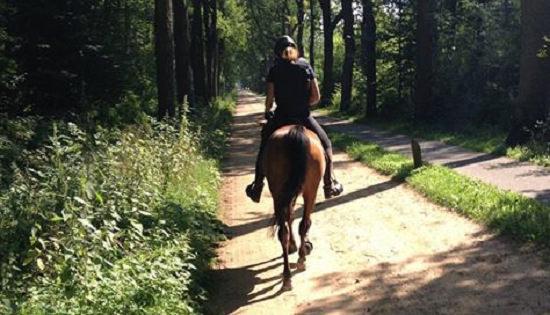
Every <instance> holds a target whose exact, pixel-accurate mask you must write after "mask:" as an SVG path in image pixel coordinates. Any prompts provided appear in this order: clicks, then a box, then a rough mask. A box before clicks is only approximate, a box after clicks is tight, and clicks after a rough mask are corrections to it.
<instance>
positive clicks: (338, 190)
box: [323, 180, 344, 199]
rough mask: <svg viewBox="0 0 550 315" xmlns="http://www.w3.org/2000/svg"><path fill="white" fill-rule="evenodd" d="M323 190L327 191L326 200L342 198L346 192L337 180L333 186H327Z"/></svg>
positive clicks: (333, 182)
mask: <svg viewBox="0 0 550 315" xmlns="http://www.w3.org/2000/svg"><path fill="white" fill-rule="evenodd" d="M323 189H324V191H325V199H330V198H332V197H336V196H340V194H342V192H344V186H342V184H340V183H339V182H337V181H336V180H333V181H332V184H331V185H325V187H323Z"/></svg>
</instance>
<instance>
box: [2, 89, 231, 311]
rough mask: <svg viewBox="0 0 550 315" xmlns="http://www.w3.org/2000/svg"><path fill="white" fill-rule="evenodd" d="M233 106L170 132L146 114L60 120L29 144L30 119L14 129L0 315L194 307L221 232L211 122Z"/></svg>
mask: <svg viewBox="0 0 550 315" xmlns="http://www.w3.org/2000/svg"><path fill="white" fill-rule="evenodd" d="M231 102H232V101H231V100H230V99H228V100H218V101H216V103H215V105H214V106H211V107H210V108H209V109H208V110H205V112H209V113H208V114H205V115H204V117H203V118H204V121H199V122H195V121H188V120H187V119H183V120H182V122H180V124H179V126H180V127H179V128H174V127H173V125H172V124H167V123H165V122H156V121H154V120H152V119H150V118H148V121H147V122H144V123H142V124H139V125H132V126H128V127H126V128H123V129H115V128H111V129H103V128H100V127H98V128H97V132H95V133H93V134H87V133H85V132H83V131H82V130H81V129H80V128H79V126H77V125H76V124H73V123H64V122H57V123H55V124H54V125H53V128H51V130H52V132H51V135H50V137H49V138H48V139H47V140H45V141H44V143H43V144H42V145H39V146H38V147H37V148H35V149H32V150H29V149H21V148H20V147H18V146H16V145H15V143H18V142H21V140H17V139H16V138H17V136H19V137H21V138H23V139H26V138H29V137H30V136H31V135H32V132H31V131H30V130H32V126H33V125H34V123H28V124H27V125H24V124H23V122H21V123H19V124H13V125H12V127H11V129H14V130H13V131H12V132H11V133H6V134H3V135H2V137H3V138H2V139H3V140H4V141H3V145H2V147H1V148H0V149H1V150H4V151H3V152H10V150H12V151H13V153H12V154H11V155H21V157H20V159H19V162H18V163H13V164H14V165H13V166H12V168H13V171H12V173H13V175H12V176H11V178H12V180H11V181H6V183H5V184H4V185H3V186H2V187H0V189H1V191H0V196H1V197H0V279H1V281H0V313H6V312H7V313H12V312H13V313H19V314H195V313H198V312H199V311H200V308H201V307H202V306H203V304H204V303H203V300H204V299H205V298H206V295H205V291H204V289H203V287H202V283H201V281H202V278H203V276H204V270H205V269H206V268H207V267H208V266H209V262H210V259H211V258H212V257H213V253H212V248H211V247H210V245H211V244H212V243H213V242H215V241H217V240H219V239H220V237H221V236H220V234H219V230H220V229H219V222H218V221H217V220H216V209H217V185H218V183H219V174H218V168H217V162H216V160H214V159H209V158H206V157H205V155H209V156H215V157H220V154H221V150H222V149H223V145H222V144H223V143H224V139H225V136H226V134H227V127H224V128H222V129H221V130H217V129H216V128H214V127H213V126H220V127H221V126H223V125H222V124H221V123H227V122H228V119H229V118H228V115H230V109H231V106H230V105H229V104H230V103H231ZM206 121H208V122H209V125H210V127H209V128H201V127H200V126H204V125H206ZM226 126H227V125H226ZM17 128H19V130H22V133H21V134H19V133H17ZM213 134H214V135H213ZM2 165H3V166H4V164H2Z"/></svg>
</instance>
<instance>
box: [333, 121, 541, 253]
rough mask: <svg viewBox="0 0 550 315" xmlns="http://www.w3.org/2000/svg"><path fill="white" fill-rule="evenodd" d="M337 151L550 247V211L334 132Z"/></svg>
mask: <svg viewBox="0 0 550 315" xmlns="http://www.w3.org/2000/svg"><path fill="white" fill-rule="evenodd" d="M329 134H330V137H331V139H332V142H333V144H334V145H335V146H337V147H339V148H342V149H343V150H344V151H346V152H347V153H348V154H349V155H350V156H352V157H353V158H354V159H356V160H359V161H361V162H363V163H365V164H366V165H368V166H370V167H372V168H373V169H375V170H376V171H378V172H380V173H382V174H384V175H389V176H392V177H393V178H394V179H396V180H402V181H406V182H407V183H408V184H409V185H411V186H412V187H413V188H414V189H416V190H418V191H419V192H421V193H422V194H423V195H424V196H426V197H427V198H428V199H430V200H432V201H434V202H435V203H437V204H440V205H443V206H446V207H450V208H452V209H454V210H455V211H456V212H459V213H462V214H464V215H465V216H467V217H469V218H472V219H474V220H476V221H478V222H481V223H483V224H485V225H487V226H489V227H491V228H493V229H495V230H496V231H498V232H500V233H502V234H503V235H507V236H511V237H512V238H514V239H516V240H519V241H521V242H534V243H536V244H539V245H544V246H548V245H550V207H549V206H546V205H544V204H542V203H540V202H538V201H536V200H534V199H530V198H526V197H523V196H521V195H519V194H517V193H513V192H508V191H503V190H500V189H498V188H496V187H494V186H491V185H488V184H484V183H481V182H479V181H476V180H472V179H470V178H468V177H466V176H462V175H460V174H458V173H456V172H455V171H452V170H450V169H448V168H446V167H442V166H432V165H426V166H424V167H422V168H419V169H416V170H413V162H412V159H411V158H409V157H406V156H404V155H400V154H397V153H392V152H388V151H386V150H384V149H382V148H380V147H379V146H377V145H376V144H373V143H370V142H366V141H360V140H357V139H355V138H353V137H351V136H348V135H345V134H341V133H333V132H329Z"/></svg>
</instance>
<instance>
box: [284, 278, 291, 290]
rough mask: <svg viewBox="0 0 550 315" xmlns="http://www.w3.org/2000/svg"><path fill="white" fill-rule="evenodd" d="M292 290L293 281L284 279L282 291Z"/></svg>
mask: <svg viewBox="0 0 550 315" xmlns="http://www.w3.org/2000/svg"><path fill="white" fill-rule="evenodd" d="M291 290H292V281H291V280H290V279H284V280H283V286H282V287H281V291H283V292H285V291H291Z"/></svg>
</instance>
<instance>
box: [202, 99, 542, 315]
mask: <svg viewBox="0 0 550 315" xmlns="http://www.w3.org/2000/svg"><path fill="white" fill-rule="evenodd" d="M259 101H260V100H259V99H258V98H256V97H255V96H254V95H252V94H247V93H241V95H240V102H239V106H238V109H237V113H236V115H235V119H234V127H233V134H232V137H231V143H230V147H229V149H228V152H227V157H226V159H225V161H224V171H225V172H224V183H223V186H222V190H221V198H222V203H221V206H220V212H221V216H222V220H223V221H224V222H225V224H226V225H227V226H228V227H227V230H228V234H229V236H230V239H229V240H228V241H226V242H224V243H222V244H221V246H220V249H219V252H218V254H219V259H218V264H217V268H216V270H214V271H213V276H214V279H216V281H217V282H216V287H217V288H218V292H217V294H216V296H215V300H214V307H217V308H218V309H219V312H220V313H222V314H253V315H257V314H278V315H279V314H283V315H285V314H501V315H502V314H514V315H516V314H526V315H529V314H550V299H549V298H548V296H549V294H550V269H549V268H548V264H547V263H546V262H545V261H543V259H541V257H539V256H538V255H537V253H535V252H533V251H532V250H531V249H529V248H521V247H519V246H518V245H516V244H513V243H510V242H508V241H506V240H503V239H501V238H499V237H495V236H494V235H493V234H492V233H491V232H490V231H488V230H486V229H485V228H484V227H482V226H480V225H477V224H475V223H473V222H471V221H469V220H467V219H465V218H463V217H461V216H459V215H457V214H455V213H454V212H451V211H449V210H447V209H445V208H442V207H439V206H436V205H433V204H431V203H430V202H428V201H427V200H426V199H424V198H423V197H421V196H420V195H418V194H417V193H415V192H414V191H413V190H411V189H409V188H408V187H407V186H406V185H404V184H398V183H395V182H392V181H391V180H390V179H389V178H387V177H384V176H380V175H378V174H376V173H375V172H374V171H372V170H370V169H369V168H367V167H365V166H363V165H361V164H359V163H357V162H354V161H352V160H350V158H349V157H348V156H347V155H346V154H343V153H341V152H336V153H335V161H336V172H337V175H338V178H339V179H340V180H341V181H342V182H343V184H344V185H345V187H346V193H345V195H343V196H340V197H338V198H334V199H331V200H324V198H322V196H319V197H318V204H317V207H316V211H315V213H314V214H313V216H312V220H313V225H312V228H311V231H310V239H311V241H312V242H313V243H314V250H313V252H312V254H311V255H310V256H308V265H307V267H308V269H307V270H306V271H304V272H301V273H298V272H295V273H294V275H293V287H294V288H293V290H292V291H290V292H284V293H281V292H279V289H280V287H281V279H282V276H281V273H282V258H281V257H280V256H281V249H280V245H279V242H278V241H277V239H276V238H273V237H271V236H270V235H269V231H270V228H269V219H270V218H271V216H272V213H273V206H272V204H271V203H272V199H271V198H270V196H269V193H268V192H267V191H266V192H264V195H263V197H262V202H261V203H260V204H255V203H252V202H251V201H249V200H248V199H247V198H246V196H245V194H244V188H245V186H246V185H247V184H248V183H250V182H251V181H252V179H253V164H254V159H255V155H256V152H257V148H258V144H259V132H260V129H259V126H257V124H256V122H257V121H258V120H259V119H260V118H261V113H262V112H261V111H262V109H261V108H262V106H261V104H260V103H259ZM300 216H301V210H300V205H298V213H297V217H298V218H299V217H300ZM297 221H298V220H297ZM297 226H298V222H296V223H295V224H294V227H293V228H294V230H295V232H297ZM296 260H297V255H296V254H293V255H291V262H296Z"/></svg>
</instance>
